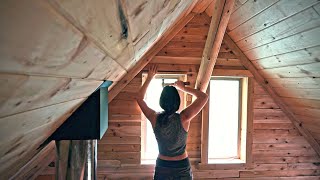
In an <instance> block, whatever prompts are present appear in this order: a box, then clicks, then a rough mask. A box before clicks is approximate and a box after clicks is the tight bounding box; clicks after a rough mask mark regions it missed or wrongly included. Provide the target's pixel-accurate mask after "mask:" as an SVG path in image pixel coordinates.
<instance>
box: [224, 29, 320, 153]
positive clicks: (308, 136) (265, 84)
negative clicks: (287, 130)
mask: <svg viewBox="0 0 320 180" xmlns="http://www.w3.org/2000/svg"><path fill="white" fill-rule="evenodd" d="M224 42H225V43H226V45H227V46H228V47H229V48H231V49H232V51H233V52H234V53H235V55H236V56H238V58H239V59H240V61H241V63H242V64H243V66H244V67H246V68H247V69H248V70H249V71H251V73H252V74H253V76H254V78H255V80H256V81H257V82H258V83H259V84H260V85H261V86H262V87H263V89H264V90H265V91H266V92H268V93H269V95H270V96H271V97H272V98H273V100H274V101H275V102H276V103H277V105H278V106H279V107H280V108H281V109H282V110H283V112H284V113H285V114H286V115H287V117H288V118H289V119H290V120H291V121H292V123H293V125H294V126H295V127H296V128H297V129H298V130H299V132H300V133H301V134H302V135H303V136H304V137H305V138H306V140H307V141H308V142H309V143H310V145H311V146H312V147H313V149H314V150H315V151H316V152H317V154H318V155H319V156H320V145H319V144H318V143H317V141H316V140H315V139H314V138H313V136H312V134H311V133H310V132H309V131H308V130H307V129H306V128H305V127H304V125H303V123H302V122H301V121H300V120H299V119H298V118H297V117H296V116H295V115H294V114H293V113H292V111H291V110H290V109H289V108H288V106H287V105H286V104H285V103H284V102H283V101H282V99H281V98H280V97H279V96H278V94H276V92H275V90H274V89H273V88H272V87H271V85H270V84H269V83H268V81H267V80H266V79H264V77H263V76H262V75H261V74H260V72H259V71H258V70H257V69H256V67H255V66H254V65H253V64H252V62H251V61H250V60H249V59H248V58H247V56H246V55H245V54H244V53H243V52H242V51H241V49H240V48H239V47H238V46H237V45H236V43H235V42H234V41H233V40H232V39H231V38H230V36H229V35H228V34H225V38H224Z"/></svg>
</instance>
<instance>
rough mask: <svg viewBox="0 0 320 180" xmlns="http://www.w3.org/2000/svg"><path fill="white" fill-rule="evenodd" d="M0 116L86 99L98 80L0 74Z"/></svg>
mask: <svg viewBox="0 0 320 180" xmlns="http://www.w3.org/2000/svg"><path fill="white" fill-rule="evenodd" d="M0 82H1V84H2V85H3V86H2V88H1V90H0V92H1V96H0V99H1V103H0V117H4V116H8V115H12V114H16V113H19V112H25V111H28V110H32V109H36V108H41V107H44V106H48V105H52V104H57V103H61V102H66V101H70V100H73V99H79V98H84V97H88V96H89V95H90V94H91V93H92V92H93V91H95V90H96V89H97V88H98V87H99V86H100V84H101V83H102V82H101V81H95V80H92V81H89V80H80V79H69V78H53V77H41V76H25V75H11V74H1V76H0Z"/></svg>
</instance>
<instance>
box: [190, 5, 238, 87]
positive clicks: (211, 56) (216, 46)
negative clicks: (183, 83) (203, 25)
mask: <svg viewBox="0 0 320 180" xmlns="http://www.w3.org/2000/svg"><path fill="white" fill-rule="evenodd" d="M233 5H234V0H226V1H218V2H217V3H216V5H215V8H214V10H213V14H212V18H211V22H210V27H209V32H208V37H207V40H206V44H205V47H204V49H203V53H202V56H201V57H202V59H201V63H200V68H199V71H198V75H197V80H196V85H195V87H196V88H197V89H200V90H201V91H202V92H206V90H207V87H208V84H209V81H210V77H211V74H212V70H213V68H214V66H215V64H216V61H217V57H218V54H220V53H219V50H220V47H221V44H222V40H223V36H224V34H225V31H226V28H227V25H228V22H229V18H230V15H231V10H232V9H233Z"/></svg>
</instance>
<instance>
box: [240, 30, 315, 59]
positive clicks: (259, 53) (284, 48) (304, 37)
mask: <svg viewBox="0 0 320 180" xmlns="http://www.w3.org/2000/svg"><path fill="white" fill-rule="evenodd" d="M319 34H320V27H317V28H314V29H311V30H308V31H304V32H302V33H299V34H296V35H293V36H289V37H287V38H284V39H281V40H279V41H275V42H272V43H269V44H266V45H263V46H260V47H257V48H254V49H251V50H249V51H246V52H244V53H245V54H246V55H247V57H248V58H249V59H250V60H256V59H261V58H266V57H270V56H274V55H278V54H284V53H288V52H292V51H297V50H301V49H305V48H310V47H314V46H318V45H320V37H319Z"/></svg>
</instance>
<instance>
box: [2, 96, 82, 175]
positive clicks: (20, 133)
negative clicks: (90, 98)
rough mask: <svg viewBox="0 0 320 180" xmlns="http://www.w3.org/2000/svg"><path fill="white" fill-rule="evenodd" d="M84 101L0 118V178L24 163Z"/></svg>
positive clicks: (12, 173)
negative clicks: (0, 128)
mask: <svg viewBox="0 0 320 180" xmlns="http://www.w3.org/2000/svg"><path fill="white" fill-rule="evenodd" d="M84 100H85V99H77V100H73V101H69V102H65V103H61V104H57V105H52V106H47V107H44V108H39V109H36V110H32V111H27V112H25V113H20V114H16V115H13V116H9V117H5V118H1V119H0V123H1V127H2V130H1V137H2V138H1V144H0V155H1V159H0V162H1V164H2V165H1V168H0V172H1V176H2V177H3V178H4V179H7V178H9V177H11V176H12V175H14V174H15V173H16V172H17V171H18V170H19V169H20V168H21V167H22V166H23V165H24V164H26V163H27V162H28V161H29V160H30V159H32V157H33V156H34V155H36V154H37V153H38V152H39V151H40V149H41V147H39V146H40V145H41V144H42V143H43V142H44V141H45V140H46V139H47V138H48V137H49V136H50V135H51V134H52V133H53V132H54V131H55V130H56V129H57V128H58V127H59V126H60V125H61V124H62V123H63V122H64V121H65V120H66V118H67V117H69V116H70V115H71V114H72V113H73V111H74V110H75V109H76V108H77V107H78V106H79V105H80V104H81V103H82V102H83V101H84Z"/></svg>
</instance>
